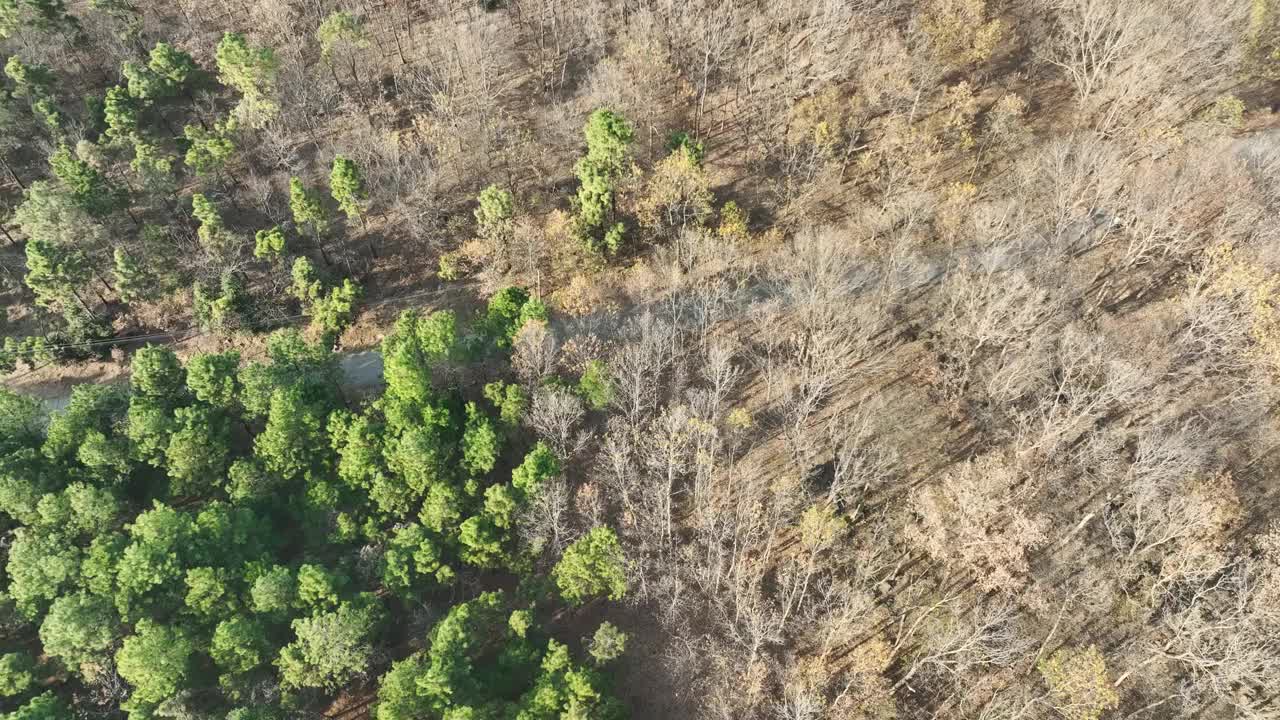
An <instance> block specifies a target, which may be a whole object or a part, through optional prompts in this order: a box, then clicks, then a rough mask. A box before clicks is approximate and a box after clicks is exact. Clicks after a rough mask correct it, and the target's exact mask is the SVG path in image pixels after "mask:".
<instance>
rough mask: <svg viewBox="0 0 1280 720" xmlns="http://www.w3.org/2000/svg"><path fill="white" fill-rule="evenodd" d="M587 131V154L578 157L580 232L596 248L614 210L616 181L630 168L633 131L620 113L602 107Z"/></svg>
mask: <svg viewBox="0 0 1280 720" xmlns="http://www.w3.org/2000/svg"><path fill="white" fill-rule="evenodd" d="M583 134H584V135H585V136H586V139H587V154H586V155H585V156H583V157H582V158H581V159H580V160H578V164H577V165H576V166H575V167H574V172H575V173H576V174H577V175H578V182H579V183H580V186H579V188H578V197H577V206H578V218H577V223H578V232H579V233H580V234H581V235H582V237H583V239H584V242H586V244H587V246H588V247H589V248H591V249H593V250H595V249H599V248H600V244H599V242H598V240H596V239H595V237H596V233H598V232H599V229H600V228H601V227H602V226H604V224H605V223H606V221H607V220H608V219H609V217H610V216H611V215H612V213H613V206H614V196H613V194H614V189H615V184H616V182H617V180H618V178H620V177H621V176H622V175H623V174H624V173H625V172H626V170H627V163H628V160H627V152H628V148H629V147H630V145H631V139H632V137H633V132H632V129H631V125H630V124H629V123H628V122H627V121H626V120H625V119H624V118H623V117H622V116H620V115H617V114H615V113H613V112H612V111H610V110H607V109H604V108H601V109H599V110H596V111H595V112H593V113H591V116H590V117H589V118H587V124H586V127H584V128H583Z"/></svg>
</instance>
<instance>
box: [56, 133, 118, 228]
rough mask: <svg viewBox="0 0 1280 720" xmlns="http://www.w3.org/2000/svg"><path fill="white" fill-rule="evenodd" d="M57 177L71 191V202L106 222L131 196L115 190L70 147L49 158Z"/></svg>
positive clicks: (62, 148) (58, 150)
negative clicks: (107, 217)
mask: <svg viewBox="0 0 1280 720" xmlns="http://www.w3.org/2000/svg"><path fill="white" fill-rule="evenodd" d="M49 166H50V168H51V169H52V170H53V174H54V175H55V176H56V177H57V178H58V179H59V180H61V181H62V184H63V185H64V186H65V187H66V188H67V189H68V190H70V191H71V198H72V199H73V200H74V201H75V202H76V204H77V205H79V206H80V207H81V208H83V209H84V211H85V212H87V213H89V214H90V215H92V216H93V217H95V218H103V217H106V216H107V215H110V214H111V213H113V212H115V211H116V210H118V209H120V208H122V207H124V205H125V203H126V201H127V196H126V194H125V193H124V192H123V191H122V190H121V189H119V188H115V187H112V185H111V184H110V183H109V182H108V181H107V178H106V176H104V175H103V174H102V173H101V172H100V171H98V169H97V168H95V167H93V166H92V165H90V164H89V163H87V162H85V161H84V160H82V159H80V158H78V157H76V156H75V154H73V153H72V152H71V149H70V148H68V147H67V146H66V145H61V146H59V147H58V149H57V151H56V152H54V153H53V155H51V156H49Z"/></svg>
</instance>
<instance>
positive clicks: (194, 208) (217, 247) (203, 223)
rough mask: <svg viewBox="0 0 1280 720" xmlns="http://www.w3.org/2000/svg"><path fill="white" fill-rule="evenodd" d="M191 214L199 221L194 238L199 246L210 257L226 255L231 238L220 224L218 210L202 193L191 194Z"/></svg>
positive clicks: (220, 218)
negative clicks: (195, 237)
mask: <svg viewBox="0 0 1280 720" xmlns="http://www.w3.org/2000/svg"><path fill="white" fill-rule="evenodd" d="M191 214H192V215H194V216H195V218H196V220H198V221H200V227H199V228H198V229H197V231H196V236H197V237H199V238H200V244H201V245H203V246H204V249H205V250H206V251H208V252H209V254H211V255H222V254H224V253H226V252H227V251H228V250H229V249H230V247H229V246H230V244H231V240H232V238H231V237H230V236H229V234H228V233H227V231H226V226H225V225H223V223H222V215H221V214H219V213H218V208H217V207H216V206H215V205H214V204H213V202H212V201H210V200H209V198H207V197H205V196H204V195H203V194H202V193H195V194H193V195H192V196H191Z"/></svg>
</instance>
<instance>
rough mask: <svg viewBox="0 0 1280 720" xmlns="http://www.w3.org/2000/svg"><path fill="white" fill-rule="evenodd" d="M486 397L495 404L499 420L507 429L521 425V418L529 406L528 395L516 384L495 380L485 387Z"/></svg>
mask: <svg viewBox="0 0 1280 720" xmlns="http://www.w3.org/2000/svg"><path fill="white" fill-rule="evenodd" d="M484 397H485V399H486V400H488V401H489V402H490V403H493V407H494V409H496V410H497V411H498V419H499V420H501V421H502V424H503V425H505V426H506V427H507V428H514V427H516V426H517V425H519V424H520V418H521V417H523V416H524V411H525V409H526V408H528V406H529V396H528V394H527V393H526V392H525V391H524V388H523V387H521V386H520V385H518V384H516V383H504V382H502V381H501V380H495V381H494V382H491V383H489V384H487V385H485V386H484Z"/></svg>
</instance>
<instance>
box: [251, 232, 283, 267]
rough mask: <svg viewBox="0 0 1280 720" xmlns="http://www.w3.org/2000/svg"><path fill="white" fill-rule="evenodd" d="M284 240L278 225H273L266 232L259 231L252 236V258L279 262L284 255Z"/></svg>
mask: <svg viewBox="0 0 1280 720" xmlns="http://www.w3.org/2000/svg"><path fill="white" fill-rule="evenodd" d="M284 249H285V238H284V231H283V230H281V229H280V226H279V225H275V226H273V227H271V228H269V229H267V230H259V231H258V233H257V234H256V235H254V236H253V256H254V257H256V258H258V259H259V260H271V261H273V262H274V261H276V260H279V259H280V257H281V256H282V255H284Z"/></svg>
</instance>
